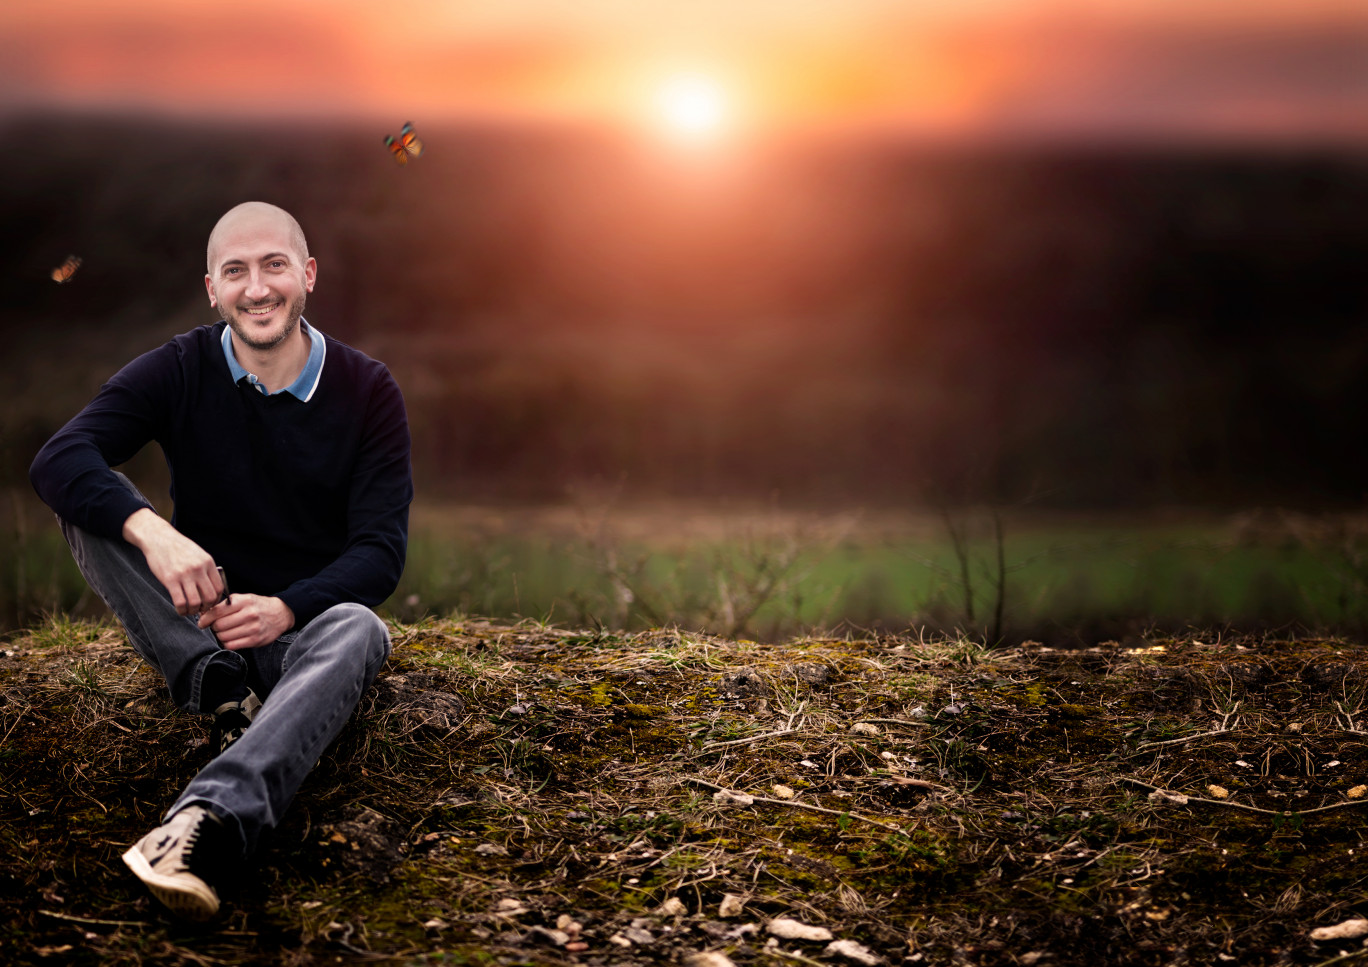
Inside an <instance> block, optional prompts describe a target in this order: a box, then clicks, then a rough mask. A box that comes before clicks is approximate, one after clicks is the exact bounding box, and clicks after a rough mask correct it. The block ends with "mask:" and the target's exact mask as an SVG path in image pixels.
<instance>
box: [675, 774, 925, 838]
mask: <svg viewBox="0 0 1368 967" xmlns="http://www.w3.org/2000/svg"><path fill="white" fill-rule="evenodd" d="M683 781H684V782H691V783H693V784H694V785H697V786H706V787H707V788H709V789H711V790H713V791H714V792H733V793H734V792H735V790H732V789H728V788H727V787H726V786H717V785H714V784H713V783H711V782H707V781H706V780H703V779H696V778H694V777H693V776H685V777H684V780H683ZM740 795H744V796H746V797H747V798H749V799H750V800H751V802H758V803H764V804H765V805H767V806H784V807H786V808H788V809H805V810H807V811H808V812H812V813H824V814H826V815H828V816H849V817H850V818H851V819H855V820H858V821H860V822H862V823H868V824H869V825H871V826H878V827H879V828H880V829H886V830H888V831H889V832H890V833H897V834H898V835H899V836H906V835H907V832H906V831H905V830H903V829H901V828H900V827H897V826H894V825H892V824H891V823H885V822H882V821H880V820H878V819H870V818H869V817H868V816H861V815H860V814H859V813H853V812H849V811H846V812H842V811H841V810H839V809H827V808H826V807H825V806H810V805H808V804H807V803H804V802H794V801H793V800H791V799H770V798H768V797H766V796H752V795H751V794H750V793H741V794H740ZM915 828H916V827H915V826H914V827H913V829H915Z"/></svg>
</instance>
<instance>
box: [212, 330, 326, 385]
mask: <svg viewBox="0 0 1368 967" xmlns="http://www.w3.org/2000/svg"><path fill="white" fill-rule="evenodd" d="M232 340H233V355H234V356H236V357H237V361H238V363H239V364H241V366H242V368H243V369H245V370H247V372H249V373H251V374H252V375H253V376H255V377H256V378H257V382H258V383H259V384H260V385H261V387H262V388H263V389H264V390H266V392H267V393H276V392H279V391H280V390H282V389H284V388H285V387H286V386H289V385H290V384H291V383H293V382H294V381H295V380H297V379H298V378H299V374H300V373H302V372H304V367H305V366H306V365H308V363H309V350H310V349H312V348H313V342H312V340H310V339H309V334H308V333H307V332H305V331H304V325H303V323H300V325H298V326H296V327H295V331H294V332H292V333H291V334H290V336H289V338H288V339H286V340H285V341H284V342H283V343H281V344H280V345H279V346H275V347H272V348H271V349H253V348H252V347H251V346H248V345H245V344H244V343H243V342H242V340H240V339H238V337H237V333H233V335H232Z"/></svg>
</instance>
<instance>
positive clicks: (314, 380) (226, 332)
mask: <svg viewBox="0 0 1368 967" xmlns="http://www.w3.org/2000/svg"><path fill="white" fill-rule="evenodd" d="M299 327H300V328H301V329H303V330H304V331H305V332H306V333H308V334H309V344H310V345H309V361H308V362H307V363H305V364H304V369H303V370H302V371H301V372H300V374H299V376H298V377H296V378H295V381H294V382H293V383H291V384H290V385H289V386H286V387H285V388H284V389H278V390H276V391H275V393H267V392H266V387H264V386H262V385H261V382H260V381H259V380H258V379H257V378H256V375H255V374H254V373H249V372H247V370H245V369H243V368H242V364H241V363H239V362H238V361H237V356H235V355H233V329H232V327H231V326H224V327H223V338H222V340H221V341H222V343H223V358H224V359H226V360H227V361H228V371H229V372H230V373H232V374H233V382H234V383H236V382H238V381H239V380H241V379H242V378H243V377H244V376H245V377H246V378H247V381H248V382H249V383H251V384H252V385H253V386H255V387H256V388H257V392H259V393H261V394H263V395H266V396H275V395H277V394H279V393H289V394H290V395H291V396H293V397H295V398H296V399H299V400H301V401H303V402H305V403H307V402H309V399H310V398H311V397H312V396H313V395H314V390H316V389H318V381H319V380H320V379H321V378H322V377H323V357H324V356H326V355H327V354H328V346H327V343H326V342H325V341H324V339H323V334H322V333H321V332H319V331H318V330H317V329H315V328H314V327H313V326H311V325H309V324H308V322H306V321H305V320H304V319H303V318H302V317H301V318H300V320H299Z"/></svg>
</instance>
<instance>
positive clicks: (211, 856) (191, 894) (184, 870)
mask: <svg viewBox="0 0 1368 967" xmlns="http://www.w3.org/2000/svg"><path fill="white" fill-rule="evenodd" d="M230 840H231V834H230V833H229V831H228V828H227V827H226V826H225V825H224V824H223V820H222V819H220V818H219V817H218V816H217V815H215V814H214V813H212V812H210V811H209V810H207V809H205V808H204V807H203V806H186V807H185V808H184V809H182V810H181V811H180V812H178V813H176V815H174V816H172V817H171V818H170V819H169V820H167V821H166V823H165V824H164V825H162V826H158V827H157V828H156V829H154V830H152V832H150V833H148V834H147V835H146V836H144V837H143V838H142V839H140V840H138V841H137V842H136V843H134V844H133V846H132V847H130V848H129V850H128V852H126V853H124V855H123V861H124V862H125V863H127V864H128V868H129V869H130V870H132V871H133V874H134V875H135V876H137V878H138V879H140V880H142V881H143V883H145V884H147V888H148V889H149V890H151V891H152V895H153V896H155V897H156V898H157V899H158V900H160V901H161V902H162V903H163V904H165V905H166V907H167V908H168V909H169V910H170V911H171V912H172V913H175V914H177V915H178V916H182V917H185V918H186V919H188V920H208V919H209V918H210V917H212V916H213V915H214V914H215V913H217V912H218V908H219V898H218V893H217V892H216V891H215V890H214V888H213V887H212V886H210V882H211V881H216V880H221V879H222V878H223V874H224V872H225V871H226V870H227V869H228V864H230V863H231V862H232V861H233V855H232V849H231V843H230Z"/></svg>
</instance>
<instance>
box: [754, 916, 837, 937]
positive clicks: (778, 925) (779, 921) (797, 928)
mask: <svg viewBox="0 0 1368 967" xmlns="http://www.w3.org/2000/svg"><path fill="white" fill-rule="evenodd" d="M767 929H768V930H769V932H770V936H772V937H778V938H779V939H780V940H831V939H832V937H831V931H830V930H828V929H827V928H826V927H810V926H808V925H807V924H806V923H800V922H799V921H797V920H790V919H789V918H788V917H776V918H775V919H773V920H771V921H770V922H769V927H768V928H767Z"/></svg>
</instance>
